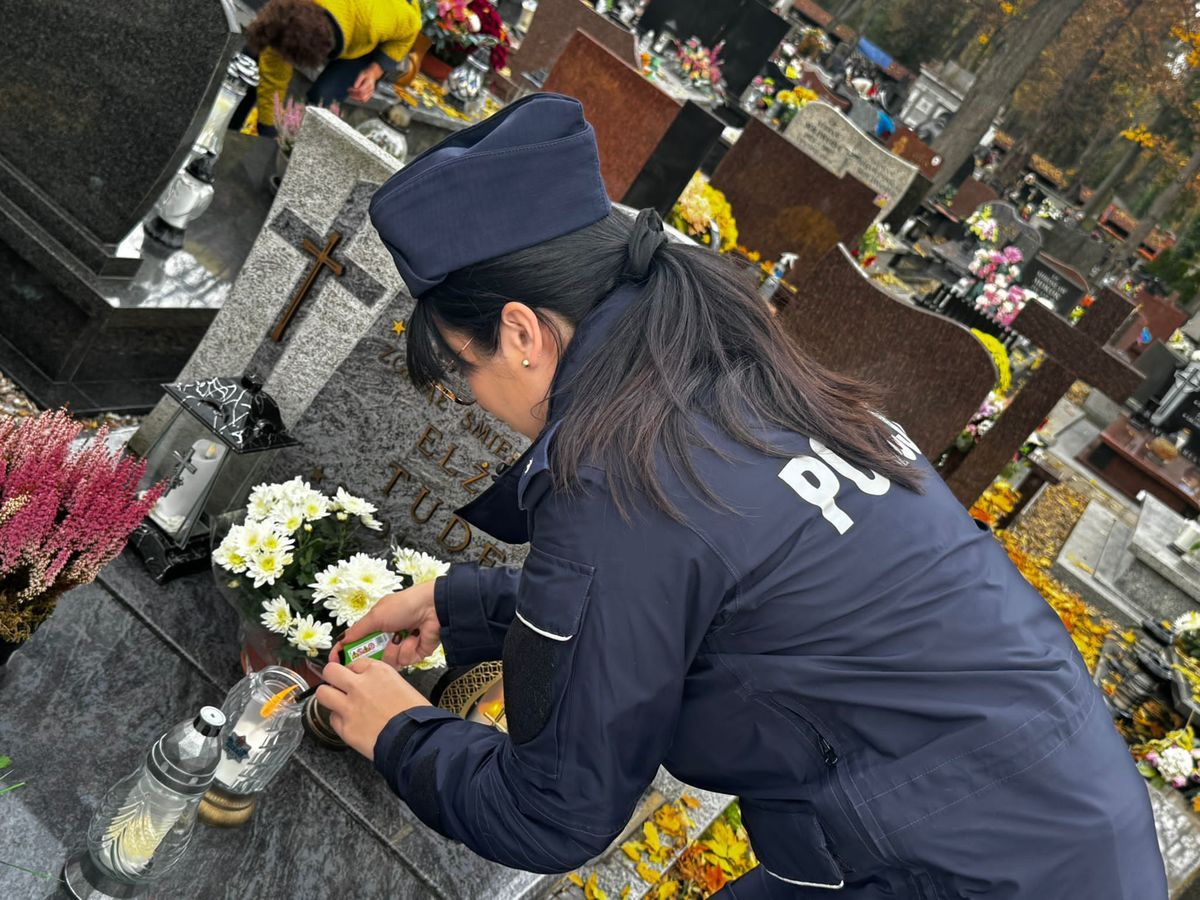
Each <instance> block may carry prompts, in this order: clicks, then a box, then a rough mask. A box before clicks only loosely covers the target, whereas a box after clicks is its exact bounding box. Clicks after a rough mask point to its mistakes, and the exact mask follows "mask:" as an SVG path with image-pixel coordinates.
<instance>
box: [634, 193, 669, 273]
mask: <svg viewBox="0 0 1200 900" xmlns="http://www.w3.org/2000/svg"><path fill="white" fill-rule="evenodd" d="M667 240H668V238H667V235H666V233H665V232H664V231H663V220H662V216H660V215H659V214H658V212H657V211H656V210H653V209H643V210H642V211H641V212H639V213H638V214H637V218H636V219H634V222H633V228H632V229H630V231H629V261H628V262H627V263H626V265H625V272H626V274H628V275H629V276H631V277H632V278H633V279H635V280H636V281H641V280H642V279H643V278H645V277H646V276H647V275H648V274H649V272H650V263H651V261H653V259H654V254H656V253H657V252H658V251H659V248H660V247H662V245H663V244H665V243H667Z"/></svg>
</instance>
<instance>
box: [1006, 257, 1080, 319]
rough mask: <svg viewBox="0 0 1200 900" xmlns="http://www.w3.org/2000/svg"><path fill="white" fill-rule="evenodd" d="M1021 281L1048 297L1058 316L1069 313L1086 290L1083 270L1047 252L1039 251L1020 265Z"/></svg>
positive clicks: (1040, 295) (1036, 292)
mask: <svg viewBox="0 0 1200 900" xmlns="http://www.w3.org/2000/svg"><path fill="white" fill-rule="evenodd" d="M1021 284H1022V285H1024V286H1025V287H1027V288H1029V289H1030V290H1031V291H1033V292H1034V293H1035V294H1037V295H1038V296H1039V297H1044V298H1045V299H1047V300H1049V301H1050V302H1051V303H1052V304H1053V305H1054V311H1055V312H1056V313H1058V314H1059V315H1060V316H1065V315H1068V314H1070V312H1071V310H1073V309H1074V308H1075V307H1076V306H1078V305H1079V303H1080V301H1082V300H1083V298H1084V296H1086V295H1087V293H1088V290H1089V288H1088V283H1087V279H1086V278H1085V277H1084V276H1083V273H1081V272H1079V271H1078V270H1076V269H1073V268H1071V267H1070V266H1069V265H1067V264H1066V263H1064V262H1062V261H1061V260H1058V259H1055V258H1054V257H1053V256H1050V255H1049V254H1047V253H1039V254H1038V255H1037V256H1035V257H1034V258H1033V259H1032V260H1029V261H1028V262H1026V263H1025V265H1023V266H1022V267H1021Z"/></svg>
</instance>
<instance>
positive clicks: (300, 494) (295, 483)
mask: <svg viewBox="0 0 1200 900" xmlns="http://www.w3.org/2000/svg"><path fill="white" fill-rule="evenodd" d="M278 488H279V494H280V499H282V500H284V501H286V502H288V503H296V502H299V501H303V500H305V499H306V498H307V497H308V495H309V493H311V492H312V485H310V484H309V483H308V482H307V481H305V480H304V479H303V478H301V477H300V476H299V475H297V476H296V477H295V478H293V479H291V480H290V481H285V482H284V483H283V484H281V485H278Z"/></svg>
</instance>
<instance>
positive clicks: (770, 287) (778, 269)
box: [758, 253, 796, 302]
mask: <svg viewBox="0 0 1200 900" xmlns="http://www.w3.org/2000/svg"><path fill="white" fill-rule="evenodd" d="M795 261H796V256H795V254H793V253H785V254H783V256H781V257H779V262H777V263H775V268H773V269H772V270H771V274H770V275H768V276H767V278H766V280H765V281H764V282H763V283H762V285H761V286H760V287H759V289H758V295H759V296H760V297H762V298H763V299H764V300H766V301H767V302H770V301H771V299H772V298H773V297H774V296H775V292H776V291H777V290H779V282H781V281H783V276H784V275H786V274H787V273H788V270H790V269H791V268H792V263H794V262H795Z"/></svg>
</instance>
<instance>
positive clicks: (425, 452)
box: [416, 425, 442, 459]
mask: <svg viewBox="0 0 1200 900" xmlns="http://www.w3.org/2000/svg"><path fill="white" fill-rule="evenodd" d="M435 434H436V435H437V437H439V438H440V437H441V436H442V432H441V431H440V430H439V429H437V428H434V427H433V426H432V425H426V426H425V430H424V431H422V432H421V436H420V437H419V438H417V444H416V447H417V449H418V450H419V451H420V452H421V455H422V456H424V457H425V458H426V459H433V457H434V451H433V450H430V449H427V448H426V447H425V444H426V442H427V441H428V440H429V439H430V437H432V436H433V435H435ZM435 440H436V438H435Z"/></svg>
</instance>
